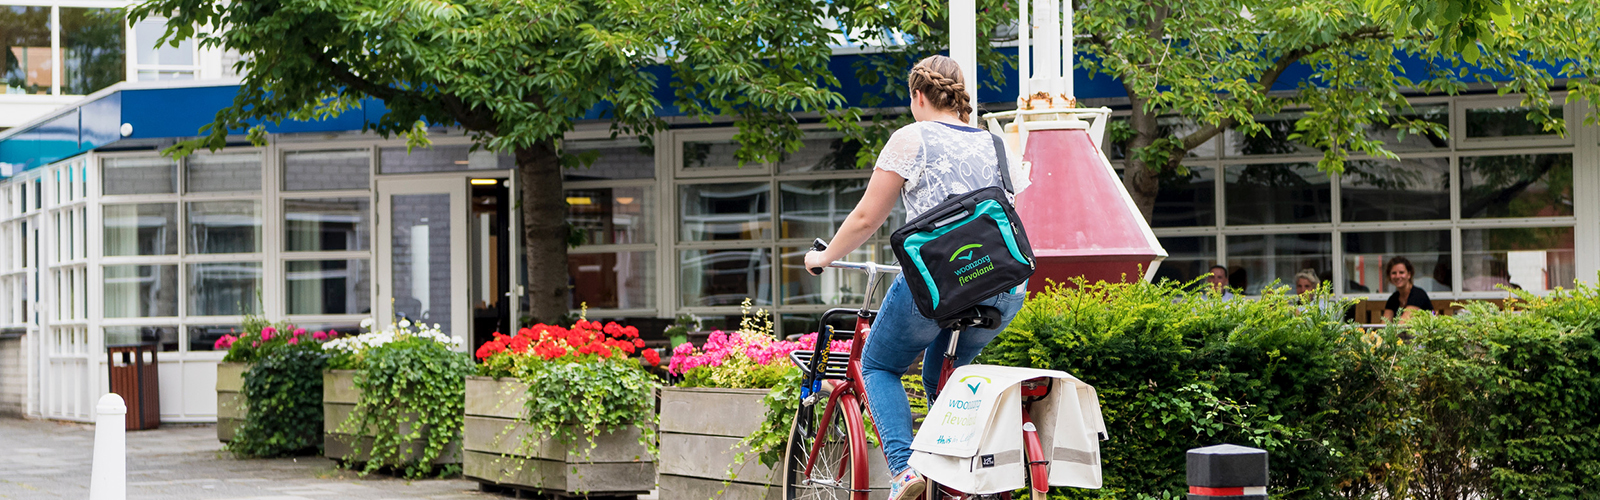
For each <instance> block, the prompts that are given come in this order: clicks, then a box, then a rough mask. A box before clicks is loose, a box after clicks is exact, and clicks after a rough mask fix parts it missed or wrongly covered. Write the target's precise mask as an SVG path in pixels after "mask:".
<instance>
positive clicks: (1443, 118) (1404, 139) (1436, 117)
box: [1367, 102, 1450, 151]
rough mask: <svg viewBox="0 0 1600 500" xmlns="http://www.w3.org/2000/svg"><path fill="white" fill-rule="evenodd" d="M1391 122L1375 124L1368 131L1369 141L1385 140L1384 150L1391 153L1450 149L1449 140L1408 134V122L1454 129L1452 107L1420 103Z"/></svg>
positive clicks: (1394, 117)
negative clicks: (1452, 125)
mask: <svg viewBox="0 0 1600 500" xmlns="http://www.w3.org/2000/svg"><path fill="white" fill-rule="evenodd" d="M1391 120H1393V121H1391V122H1390V123H1374V124H1372V126H1371V130H1370V131H1368V132H1367V138H1369V139H1373V140H1378V141H1383V147H1385V148H1387V149H1389V150H1390V151H1427V150H1435V149H1447V148H1449V147H1450V139H1449V138H1448V137H1438V136H1435V135H1432V134H1427V133H1422V134H1417V133H1412V132H1409V131H1406V130H1405V129H1406V126H1407V125H1406V122H1407V121H1412V122H1428V123H1433V124H1435V125H1438V126H1439V127H1441V128H1442V129H1443V130H1445V131H1446V132H1448V131H1449V130H1450V104H1448V103H1442V102H1441V103H1437V104H1418V105H1415V106H1412V107H1411V110H1410V111H1407V112H1400V113H1395V114H1394V115H1393V118H1391Z"/></svg>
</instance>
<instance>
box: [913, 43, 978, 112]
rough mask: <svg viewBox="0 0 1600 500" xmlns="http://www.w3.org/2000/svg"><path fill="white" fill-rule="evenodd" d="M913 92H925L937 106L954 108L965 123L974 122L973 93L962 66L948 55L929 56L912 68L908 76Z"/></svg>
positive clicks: (944, 108) (931, 102)
mask: <svg viewBox="0 0 1600 500" xmlns="http://www.w3.org/2000/svg"><path fill="white" fill-rule="evenodd" d="M907 80H908V83H909V84H910V87H911V91H912V92H919V91H920V92H922V95H923V96H924V97H926V98H927V99H928V104H929V105H931V106H933V107H934V108H936V109H941V110H945V111H954V112H955V113H956V114H957V115H959V116H960V117H961V121H963V122H971V121H972V119H971V116H972V96H971V94H968V93H967V85H966V83H965V82H964V81H963V80H964V78H963V77H962V75H961V65H959V64H956V60H955V59H951V58H949V57H947V56H929V57H928V58H927V59H923V60H921V61H918V62H917V64H916V66H912V67H911V75H910V76H909V77H908V78H907Z"/></svg>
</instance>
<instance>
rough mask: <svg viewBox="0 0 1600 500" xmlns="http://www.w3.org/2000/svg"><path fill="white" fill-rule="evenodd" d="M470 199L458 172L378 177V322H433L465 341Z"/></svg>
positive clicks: (468, 336) (467, 332)
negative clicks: (468, 211)
mask: <svg viewBox="0 0 1600 500" xmlns="http://www.w3.org/2000/svg"><path fill="white" fill-rule="evenodd" d="M468 201H469V200H468V193H467V180H466V179H465V178H462V177H461V176H459V175H448V176H435V175H426V176H407V177H406V178H404V179H380V180H378V210H377V212H378V242H377V248H376V249H375V250H376V251H375V252H374V253H375V254H376V255H377V258H378V263H377V266H376V267H377V271H378V295H377V297H376V299H377V302H378V307H377V310H378V315H377V320H378V322H379V323H381V324H389V323H392V322H397V321H399V320H400V319H402V318H404V319H408V320H410V321H411V322H413V323H416V322H422V323H426V324H428V325H433V324H435V323H437V324H438V325H439V327H440V328H441V329H443V330H444V333H446V334H448V335H450V336H452V337H456V338H460V339H461V340H462V343H463V344H465V343H467V342H468V341H470V339H471V334H470V332H471V326H470V325H471V320H472V317H471V315H472V309H471V308H470V306H471V304H469V303H468V301H467V300H464V299H465V298H466V297H467V296H468V279H469V275H470V271H469V267H468V259H467V258H466V257H467V255H468V246H467V243H468V239H467V235H468V232H467V230H468V226H469V224H468V218H467V209H468V206H467V203H468Z"/></svg>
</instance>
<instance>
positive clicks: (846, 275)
mask: <svg viewBox="0 0 1600 500" xmlns="http://www.w3.org/2000/svg"><path fill="white" fill-rule="evenodd" d="M810 250H811V247H809V246H808V247H784V248H780V249H779V251H781V252H782V255H783V271H782V272H780V273H778V276H779V279H780V284H779V285H778V288H779V290H780V293H781V294H782V300H783V304H784V305H798V304H830V305H838V304H860V303H861V298H862V294H865V293H867V275H866V274H865V273H856V272H826V273H822V276H812V275H811V273H810V272H808V271H806V262H805V260H806V252H808V251H810ZM872 251H873V249H872V246H871V245H863V248H858V249H856V250H855V251H852V252H850V253H849V254H848V255H845V256H844V258H843V259H841V260H848V261H854V262H868V261H872V260H874V259H873V258H872ZM878 286H879V287H880V289H879V290H877V291H876V292H877V293H876V295H878V296H880V297H881V296H882V295H883V292H885V291H887V290H888V288H889V282H888V281H887V280H885V281H884V282H882V283H880V284H879V285H878Z"/></svg>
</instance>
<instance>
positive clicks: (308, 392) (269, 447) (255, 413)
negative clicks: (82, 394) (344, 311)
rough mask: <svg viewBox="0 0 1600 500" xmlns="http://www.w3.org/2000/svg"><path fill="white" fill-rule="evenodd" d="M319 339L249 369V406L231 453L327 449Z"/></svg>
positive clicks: (275, 354)
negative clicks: (323, 435)
mask: <svg viewBox="0 0 1600 500" xmlns="http://www.w3.org/2000/svg"><path fill="white" fill-rule="evenodd" d="M327 359H328V356H327V355H326V354H323V352H322V349H321V348H320V347H318V346H317V345H316V344H315V343H311V342H306V343H303V344H299V345H291V346H286V347H284V348H280V349H276V350H273V351H271V352H269V353H268V354H266V356H264V357H262V358H261V359H260V360H259V361H256V362H255V364H254V365H252V366H251V367H250V369H249V370H248V371H246V372H245V373H244V397H245V400H246V401H248V405H249V407H250V411H249V413H248V414H247V415H246V416H245V421H244V424H243V425H241V426H240V427H239V430H238V432H237V433H236V434H235V435H234V438H233V441H231V442H229V443H228V445H227V448H228V451H231V452H233V453H234V454H237V455H240V456H244V457H278V456H289V455H298V454H311V453H318V452H320V450H321V449H322V368H323V366H324V365H325V364H326V363H327Z"/></svg>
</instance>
